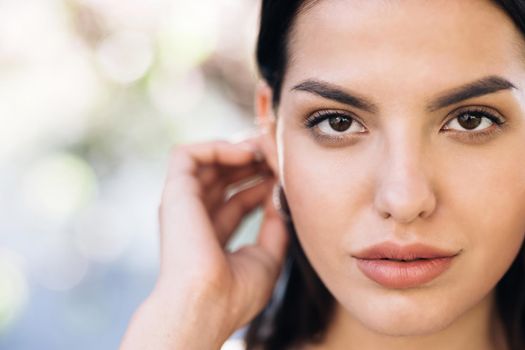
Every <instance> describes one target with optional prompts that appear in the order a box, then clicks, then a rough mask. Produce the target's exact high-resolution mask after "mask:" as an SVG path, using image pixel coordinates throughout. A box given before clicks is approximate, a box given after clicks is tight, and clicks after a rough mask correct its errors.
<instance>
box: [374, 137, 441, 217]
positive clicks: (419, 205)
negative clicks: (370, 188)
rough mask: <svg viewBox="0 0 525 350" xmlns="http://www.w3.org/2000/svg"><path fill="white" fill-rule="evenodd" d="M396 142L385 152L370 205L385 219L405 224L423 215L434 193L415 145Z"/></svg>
mask: <svg viewBox="0 0 525 350" xmlns="http://www.w3.org/2000/svg"><path fill="white" fill-rule="evenodd" d="M406 146H407V147H404V146H400V145H399V144H398V147H396V149H390V152H385V153H383V154H386V155H387V157H388V159H383V160H384V161H383V162H382V167H381V170H380V171H379V174H380V175H379V181H378V182H379V183H378V186H377V187H376V189H377V190H376V193H375V198H374V206H375V208H376V210H377V211H378V212H379V214H380V215H381V216H382V217H384V218H385V219H391V220H394V221H396V222H398V223H402V224H407V223H410V222H412V221H414V220H416V219H417V218H427V217H429V216H430V215H431V214H432V212H433V211H434V210H435V207H436V197H435V193H434V190H433V188H432V184H431V179H430V178H429V176H428V172H427V171H426V170H427V169H430V165H431V164H429V162H428V161H426V162H425V160H424V159H425V158H424V157H422V156H421V153H422V152H421V149H420V148H419V147H414V145H412V146H411V147H408V146H409V145H406Z"/></svg>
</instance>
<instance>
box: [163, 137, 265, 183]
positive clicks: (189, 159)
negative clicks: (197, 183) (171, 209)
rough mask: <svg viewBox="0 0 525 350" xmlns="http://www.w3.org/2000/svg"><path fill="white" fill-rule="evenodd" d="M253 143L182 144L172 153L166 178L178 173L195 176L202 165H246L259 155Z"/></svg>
mask: <svg viewBox="0 0 525 350" xmlns="http://www.w3.org/2000/svg"><path fill="white" fill-rule="evenodd" d="M254 145H255V144H254V143H248V142H241V143H238V144H233V143H230V142H228V141H226V140H216V141H209V142H201V143H193V144H184V145H179V146H176V147H175V148H174V149H173V151H172V157H171V161H170V168H169V172H168V177H172V176H173V175H175V174H177V173H178V172H181V171H183V172H186V173H191V174H195V173H196V171H197V169H198V168H199V167H200V166H204V165H212V164H218V165H246V164H249V163H251V162H255V161H257V160H258V159H260V157H261V155H260V154H261V153H260V151H259V150H258V149H256V148H255V147H254Z"/></svg>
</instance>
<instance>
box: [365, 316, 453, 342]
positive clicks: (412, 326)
mask: <svg viewBox="0 0 525 350" xmlns="http://www.w3.org/2000/svg"><path fill="white" fill-rule="evenodd" d="M452 322H453V320H448V319H444V318H442V317H436V318H435V319H432V318H428V319H425V320H421V319H417V318H416V319H411V320H406V319H403V318H402V317H401V316H399V315H389V316H388V319H384V318H374V319H367V320H363V321H362V325H363V326H364V327H365V328H367V329H368V330H370V331H373V332H374V333H379V334H382V335H385V336H390V337H409V336H424V335H429V334H433V333H437V332H439V331H442V330H443V329H445V328H447V326H449V325H450V324H451V323H452Z"/></svg>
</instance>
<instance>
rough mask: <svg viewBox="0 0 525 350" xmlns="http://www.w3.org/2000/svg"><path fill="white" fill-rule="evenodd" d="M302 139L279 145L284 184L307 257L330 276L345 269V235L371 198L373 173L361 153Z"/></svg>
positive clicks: (321, 271) (348, 235) (349, 231)
mask: <svg viewBox="0 0 525 350" xmlns="http://www.w3.org/2000/svg"><path fill="white" fill-rule="evenodd" d="M298 142H299V141H298ZM300 142H301V146H298V144H297V143H293V142H292V141H290V142H289V143H288V147H286V146H287V144H286V143H285V145H284V146H285V147H283V152H282V156H283V160H284V162H283V164H284V167H283V185H284V187H285V191H286V196H287V199H288V202H289V203H288V204H289V206H290V210H291V213H292V216H293V222H294V225H295V228H296V230H297V232H298V236H299V237H298V238H299V240H300V241H301V244H302V246H303V248H304V251H305V253H306V255H307V256H308V258H309V259H310V260H311V261H312V263H313V265H314V267H315V268H316V270H317V271H318V273H319V274H320V275H321V278H323V277H324V276H326V277H327V278H331V277H333V276H337V275H338V274H339V272H343V271H340V269H343V268H344V266H343V265H342V264H341V261H343V260H345V259H348V258H347V255H348V246H345V244H344V243H345V239H348V237H350V234H351V232H352V231H354V230H355V226H356V223H358V222H359V219H362V216H363V210H365V208H367V205H366V203H370V202H371V197H370V195H371V189H373V184H372V182H371V180H370V179H371V177H370V176H369V175H370V172H371V171H370V169H366V168H365V166H366V165H367V164H371V163H370V162H367V160H366V159H365V158H366V157H364V154H363V152H349V149H346V150H345V149H341V150H330V151H327V150H326V149H322V148H321V147H319V146H314V145H313V143H312V142H304V141H300ZM368 208H369V205H368Z"/></svg>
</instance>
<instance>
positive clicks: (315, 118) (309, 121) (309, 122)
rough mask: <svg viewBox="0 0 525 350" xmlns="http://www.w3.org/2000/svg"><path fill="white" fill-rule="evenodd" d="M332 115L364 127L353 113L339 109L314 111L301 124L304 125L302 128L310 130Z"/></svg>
mask: <svg viewBox="0 0 525 350" xmlns="http://www.w3.org/2000/svg"><path fill="white" fill-rule="evenodd" d="M334 115H335V116H337V115H340V116H344V117H347V118H350V119H352V120H353V121H355V122H358V123H359V124H361V125H362V126H363V127H364V126H365V124H364V123H363V122H362V121H361V120H359V118H357V117H356V116H355V115H354V114H353V113H350V112H347V111H343V110H340V109H323V110H319V111H316V112H314V113H312V114H310V115H309V116H308V117H306V118H305V119H304V121H303V123H304V126H306V127H307V128H312V127H314V126H315V125H316V124H319V123H320V122H322V121H324V120H326V119H328V118H329V117H333V116H334Z"/></svg>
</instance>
